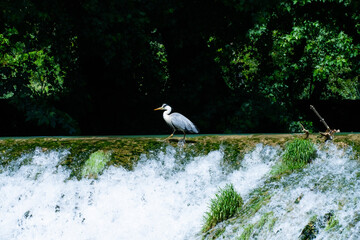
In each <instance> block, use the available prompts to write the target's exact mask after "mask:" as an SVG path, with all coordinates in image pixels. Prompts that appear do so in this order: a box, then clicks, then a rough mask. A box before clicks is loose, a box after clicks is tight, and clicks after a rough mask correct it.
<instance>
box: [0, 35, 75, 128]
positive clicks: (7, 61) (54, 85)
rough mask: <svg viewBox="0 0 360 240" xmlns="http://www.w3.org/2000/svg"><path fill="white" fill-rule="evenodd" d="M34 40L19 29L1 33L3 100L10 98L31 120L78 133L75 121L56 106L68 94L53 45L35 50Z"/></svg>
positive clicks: (0, 94)
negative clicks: (54, 104)
mask: <svg viewBox="0 0 360 240" xmlns="http://www.w3.org/2000/svg"><path fill="white" fill-rule="evenodd" d="M19 39H22V41H20V40H19ZM32 41H36V40H35V37H34V36H33V35H32V34H26V35H24V36H21V35H20V34H19V33H18V31H17V30H16V29H15V28H8V29H6V31H5V32H4V33H3V34H0V43H1V46H0V64H1V68H0V78H1V81H0V98H2V99H9V100H10V102H11V103H13V104H14V105H15V106H16V107H17V108H18V109H20V110H21V111H23V112H24V113H25V116H26V120H28V121H34V120H35V121H37V122H38V125H46V126H50V127H52V128H55V127H58V126H60V127H62V128H64V129H65V130H66V131H67V132H68V133H70V134H72V133H75V132H76V124H75V123H74V121H73V120H72V118H71V117H70V116H69V115H68V114H67V113H64V112H62V111H60V110H58V109H57V108H55V107H54V106H53V105H52V103H53V102H54V101H57V100H59V96H60V94H61V93H62V92H63V91H64V77H65V71H64V70H62V68H61V66H60V64H59V63H58V62H57V60H56V58H55V56H54V55H53V54H52V52H51V45H49V46H46V47H43V48H40V49H33V48H31V47H29V46H30V45H31V42H32Z"/></svg>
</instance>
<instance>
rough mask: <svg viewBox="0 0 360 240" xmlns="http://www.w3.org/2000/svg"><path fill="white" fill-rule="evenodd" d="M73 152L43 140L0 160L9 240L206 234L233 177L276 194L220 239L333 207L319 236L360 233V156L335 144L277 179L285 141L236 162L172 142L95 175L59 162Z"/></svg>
mask: <svg viewBox="0 0 360 240" xmlns="http://www.w3.org/2000/svg"><path fill="white" fill-rule="evenodd" d="M68 154H70V152H69V150H49V151H45V152H43V151H42V150H41V149H36V150H35V151H34V152H32V153H27V154H23V155H22V156H21V157H19V158H18V159H16V160H13V161H12V162H11V163H10V164H9V165H7V166H4V167H2V168H1V169H0V216H1V218H0V239H126V240H127V239H157V240H159V239H166V240H168V239H179V240H180V239H181V240H183V239H202V237H203V236H202V235H201V228H202V224H203V217H204V213H205V212H206V211H207V210H208V206H209V202H210V201H211V199H212V198H213V197H214V195H215V194H216V193H217V191H218V190H219V188H222V187H224V186H225V185H226V184H228V183H232V184H233V186H234V188H235V190H236V191H237V192H238V193H240V195H241V196H242V198H243V200H244V202H245V204H246V202H247V201H248V200H249V199H250V197H253V195H254V194H253V192H254V190H256V189H259V188H267V189H268V190H267V191H268V192H269V194H270V195H271V198H270V199H269V201H268V202H267V203H266V204H264V205H263V206H262V207H261V208H260V209H259V210H258V211H257V212H256V213H255V214H253V215H251V216H249V218H248V219H246V222H244V219H243V218H242V219H241V221H240V218H239V219H237V218H234V219H233V220H232V222H231V224H228V225H227V226H226V227H225V229H224V232H223V233H222V235H221V238H220V239H223V238H224V239H238V238H239V237H240V236H241V235H242V234H243V233H244V230H245V229H246V228H247V227H248V226H255V225H256V223H258V222H259V220H260V219H261V218H262V216H264V215H266V214H269V213H271V217H272V219H273V221H272V223H271V224H270V221H269V222H267V223H265V224H264V227H262V228H261V229H255V228H254V230H253V231H252V232H251V234H250V236H249V239H298V237H299V235H300V234H301V232H302V230H303V229H304V227H305V226H306V225H307V224H308V223H309V221H310V219H311V218H312V217H314V216H318V219H320V218H321V217H323V216H325V215H326V214H328V213H330V212H331V213H332V214H333V216H334V219H335V217H336V223H337V224H336V227H334V228H331V229H330V230H329V229H328V228H326V227H323V228H319V229H318V232H317V239H358V238H359V237H360V236H359V231H360V225H359V221H360V203H359V200H360V194H359V189H360V177H359V176H360V168H359V163H358V161H356V160H352V157H351V156H352V152H351V150H344V149H339V148H337V147H336V146H335V145H332V144H329V145H326V146H325V147H322V148H321V149H320V148H318V157H317V158H316V159H315V160H314V161H313V163H311V164H309V165H308V166H307V167H306V168H305V169H303V170H301V171H298V172H295V173H292V174H289V175H286V176H283V177H282V178H281V179H280V180H278V181H269V179H271V174H270V171H271V169H272V167H273V166H274V164H275V163H276V162H277V161H279V159H280V154H281V150H280V148H278V147H270V146H264V145H262V144H258V145H257V146H256V148H255V149H254V150H253V151H251V152H249V153H247V154H246V155H245V156H244V158H243V160H242V161H241V163H240V166H239V167H238V168H236V169H228V167H227V166H225V165H224V164H223V153H222V151H221V150H216V151H211V152H210V153H208V154H207V155H201V156H195V157H190V158H189V157H185V156H184V155H181V154H179V152H178V151H177V149H176V148H174V147H171V146H168V147H167V148H166V149H165V150H164V151H159V153H157V154H153V155H142V156H141V157H140V160H139V162H138V163H137V165H136V166H135V167H134V169H133V170H131V171H129V170H126V169H124V168H122V167H115V166H110V167H108V168H106V169H105V171H104V172H103V173H102V175H100V176H99V178H98V179H96V180H94V179H86V178H83V179H81V180H78V179H76V178H75V179H74V178H71V177H70V176H71V175H70V173H71V170H69V169H67V168H66V167H64V166H61V164H60V163H61V161H62V160H63V159H64V158H65V157H66V156H67V155H68ZM298 198H300V200H299V201H298V202H297V203H295V200H296V199H298ZM237 221H238V222H237Z"/></svg>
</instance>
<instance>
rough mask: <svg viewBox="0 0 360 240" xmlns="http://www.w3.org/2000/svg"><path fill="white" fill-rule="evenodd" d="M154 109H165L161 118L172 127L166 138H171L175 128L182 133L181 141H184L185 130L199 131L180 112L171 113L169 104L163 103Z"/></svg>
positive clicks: (190, 131)
mask: <svg viewBox="0 0 360 240" xmlns="http://www.w3.org/2000/svg"><path fill="white" fill-rule="evenodd" d="M154 110H155V111H156V110H165V111H164V113H163V118H164V120H165V122H166V123H167V124H168V125H169V126H170V127H171V128H172V129H173V133H172V134H171V135H170V136H169V137H167V138H166V139H169V138H171V137H172V136H173V135H174V133H175V131H176V130H179V131H182V132H183V133H184V138H183V141H185V135H186V132H189V133H199V129H198V128H197V127H196V126H195V125H194V124H193V123H192V122H191V121H190V120H189V119H188V118H187V117H185V116H184V115H182V114H180V113H176V112H174V113H171V110H172V109H171V107H170V106H169V105H167V104H165V103H164V104H163V105H162V106H161V107H159V108H156V109H154ZM170 113H171V114H170Z"/></svg>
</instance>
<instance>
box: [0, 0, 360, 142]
mask: <svg viewBox="0 0 360 240" xmlns="http://www.w3.org/2000/svg"><path fill="white" fill-rule="evenodd" d="M359 9H360V4H359V2H358V1H351V0H290V1H289V0H273V1H271V0H213V1H211V0H210V1H209V0H206V1H205V0H195V1H193V0H192V1H173V0H168V1H165V0H163V1H144V0H133V1H127V0H101V1H100V0H83V1H68V0H47V1H32V0H0V44H1V45H0V96H1V99H0V110H1V117H0V135H1V136H17V135H79V134H83V135H119V134H159V133H162V134H164V133H169V132H170V130H169V129H168V128H167V126H166V124H165V122H164V121H163V119H162V115H161V113H159V112H154V111H153V109H154V108H156V107H159V106H161V104H163V103H167V104H169V105H171V106H172V107H173V110H175V111H177V112H181V113H183V114H184V115H185V116H187V117H189V118H190V119H191V120H192V121H193V122H194V123H195V124H196V125H197V126H198V127H199V128H200V130H201V133H249V132H263V133H266V132H297V131H300V126H299V124H298V123H299V122H301V123H302V124H304V125H305V126H306V127H307V128H308V129H311V130H313V131H319V130H325V129H324V126H322V124H321V123H320V122H319V119H318V118H317V117H316V115H315V114H314V113H313V112H312V111H311V110H310V108H309V105H310V104H312V105H314V106H315V107H316V108H317V110H318V111H319V112H320V114H321V115H322V116H323V117H324V118H325V120H326V121H327V123H328V124H329V125H330V127H332V128H340V130H341V131H348V132H349V131H360V124H359V122H360V117H359V110H360V102H359V99H360V92H359V73H360V11H359Z"/></svg>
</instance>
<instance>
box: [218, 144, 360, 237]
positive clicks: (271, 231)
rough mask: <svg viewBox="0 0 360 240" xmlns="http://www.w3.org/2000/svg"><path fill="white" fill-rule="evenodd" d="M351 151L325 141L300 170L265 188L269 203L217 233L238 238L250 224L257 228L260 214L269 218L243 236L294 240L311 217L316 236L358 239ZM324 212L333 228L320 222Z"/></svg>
mask: <svg viewBox="0 0 360 240" xmlns="http://www.w3.org/2000/svg"><path fill="white" fill-rule="evenodd" d="M351 155H352V153H351V150H344V149H339V148H337V147H336V146H335V145H334V144H331V143H329V144H326V145H325V146H324V147H323V148H322V149H321V150H318V157H317V159H315V160H314V162H313V163H311V164H309V165H308V166H307V167H306V168H305V169H304V170H302V171H299V172H296V173H293V174H290V175H288V176H283V178H282V179H281V180H280V181H278V182H274V183H272V184H271V185H270V186H265V187H269V189H270V190H269V194H270V195H271V199H270V201H269V203H267V204H265V205H264V206H263V207H262V208H261V209H260V210H259V212H257V213H256V214H255V216H253V217H251V218H249V219H246V224H243V223H240V224H238V225H236V224H234V225H235V226H239V225H241V224H242V225H241V227H240V228H238V229H236V230H234V229H233V227H231V226H230V227H228V229H227V231H226V232H225V234H224V235H223V236H222V237H224V238H225V239H238V237H239V236H241V234H242V233H243V231H244V229H245V228H246V227H247V226H249V224H254V225H255V226H256V224H258V223H259V221H260V219H261V217H262V216H264V215H265V214H270V216H271V217H270V219H269V220H268V222H267V223H266V224H265V225H264V226H263V227H262V228H261V229H254V230H253V232H252V234H250V237H249V238H248V239H267V240H272V239H274V240H275V239H276V240H289V239H299V236H300V234H301V233H302V230H303V229H304V228H305V226H306V225H307V224H308V223H309V222H310V220H311V219H314V218H316V217H317V219H320V221H318V222H316V224H315V225H316V229H317V230H316V231H317V234H316V239H323V240H331V239H334V240H335V239H336V240H339V239H344V240H345V239H346V240H347V239H352V240H358V239H360V164H359V161H358V160H353V159H352V158H351ZM297 199H299V201H298V202H296V200H297ZM329 213H331V214H333V216H334V219H335V220H336V221H338V223H337V224H335V225H334V227H333V228H330V227H328V225H327V224H328V223H327V222H326V220H324V216H326V214H329ZM321 219H322V220H321ZM321 225H323V226H321Z"/></svg>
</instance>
